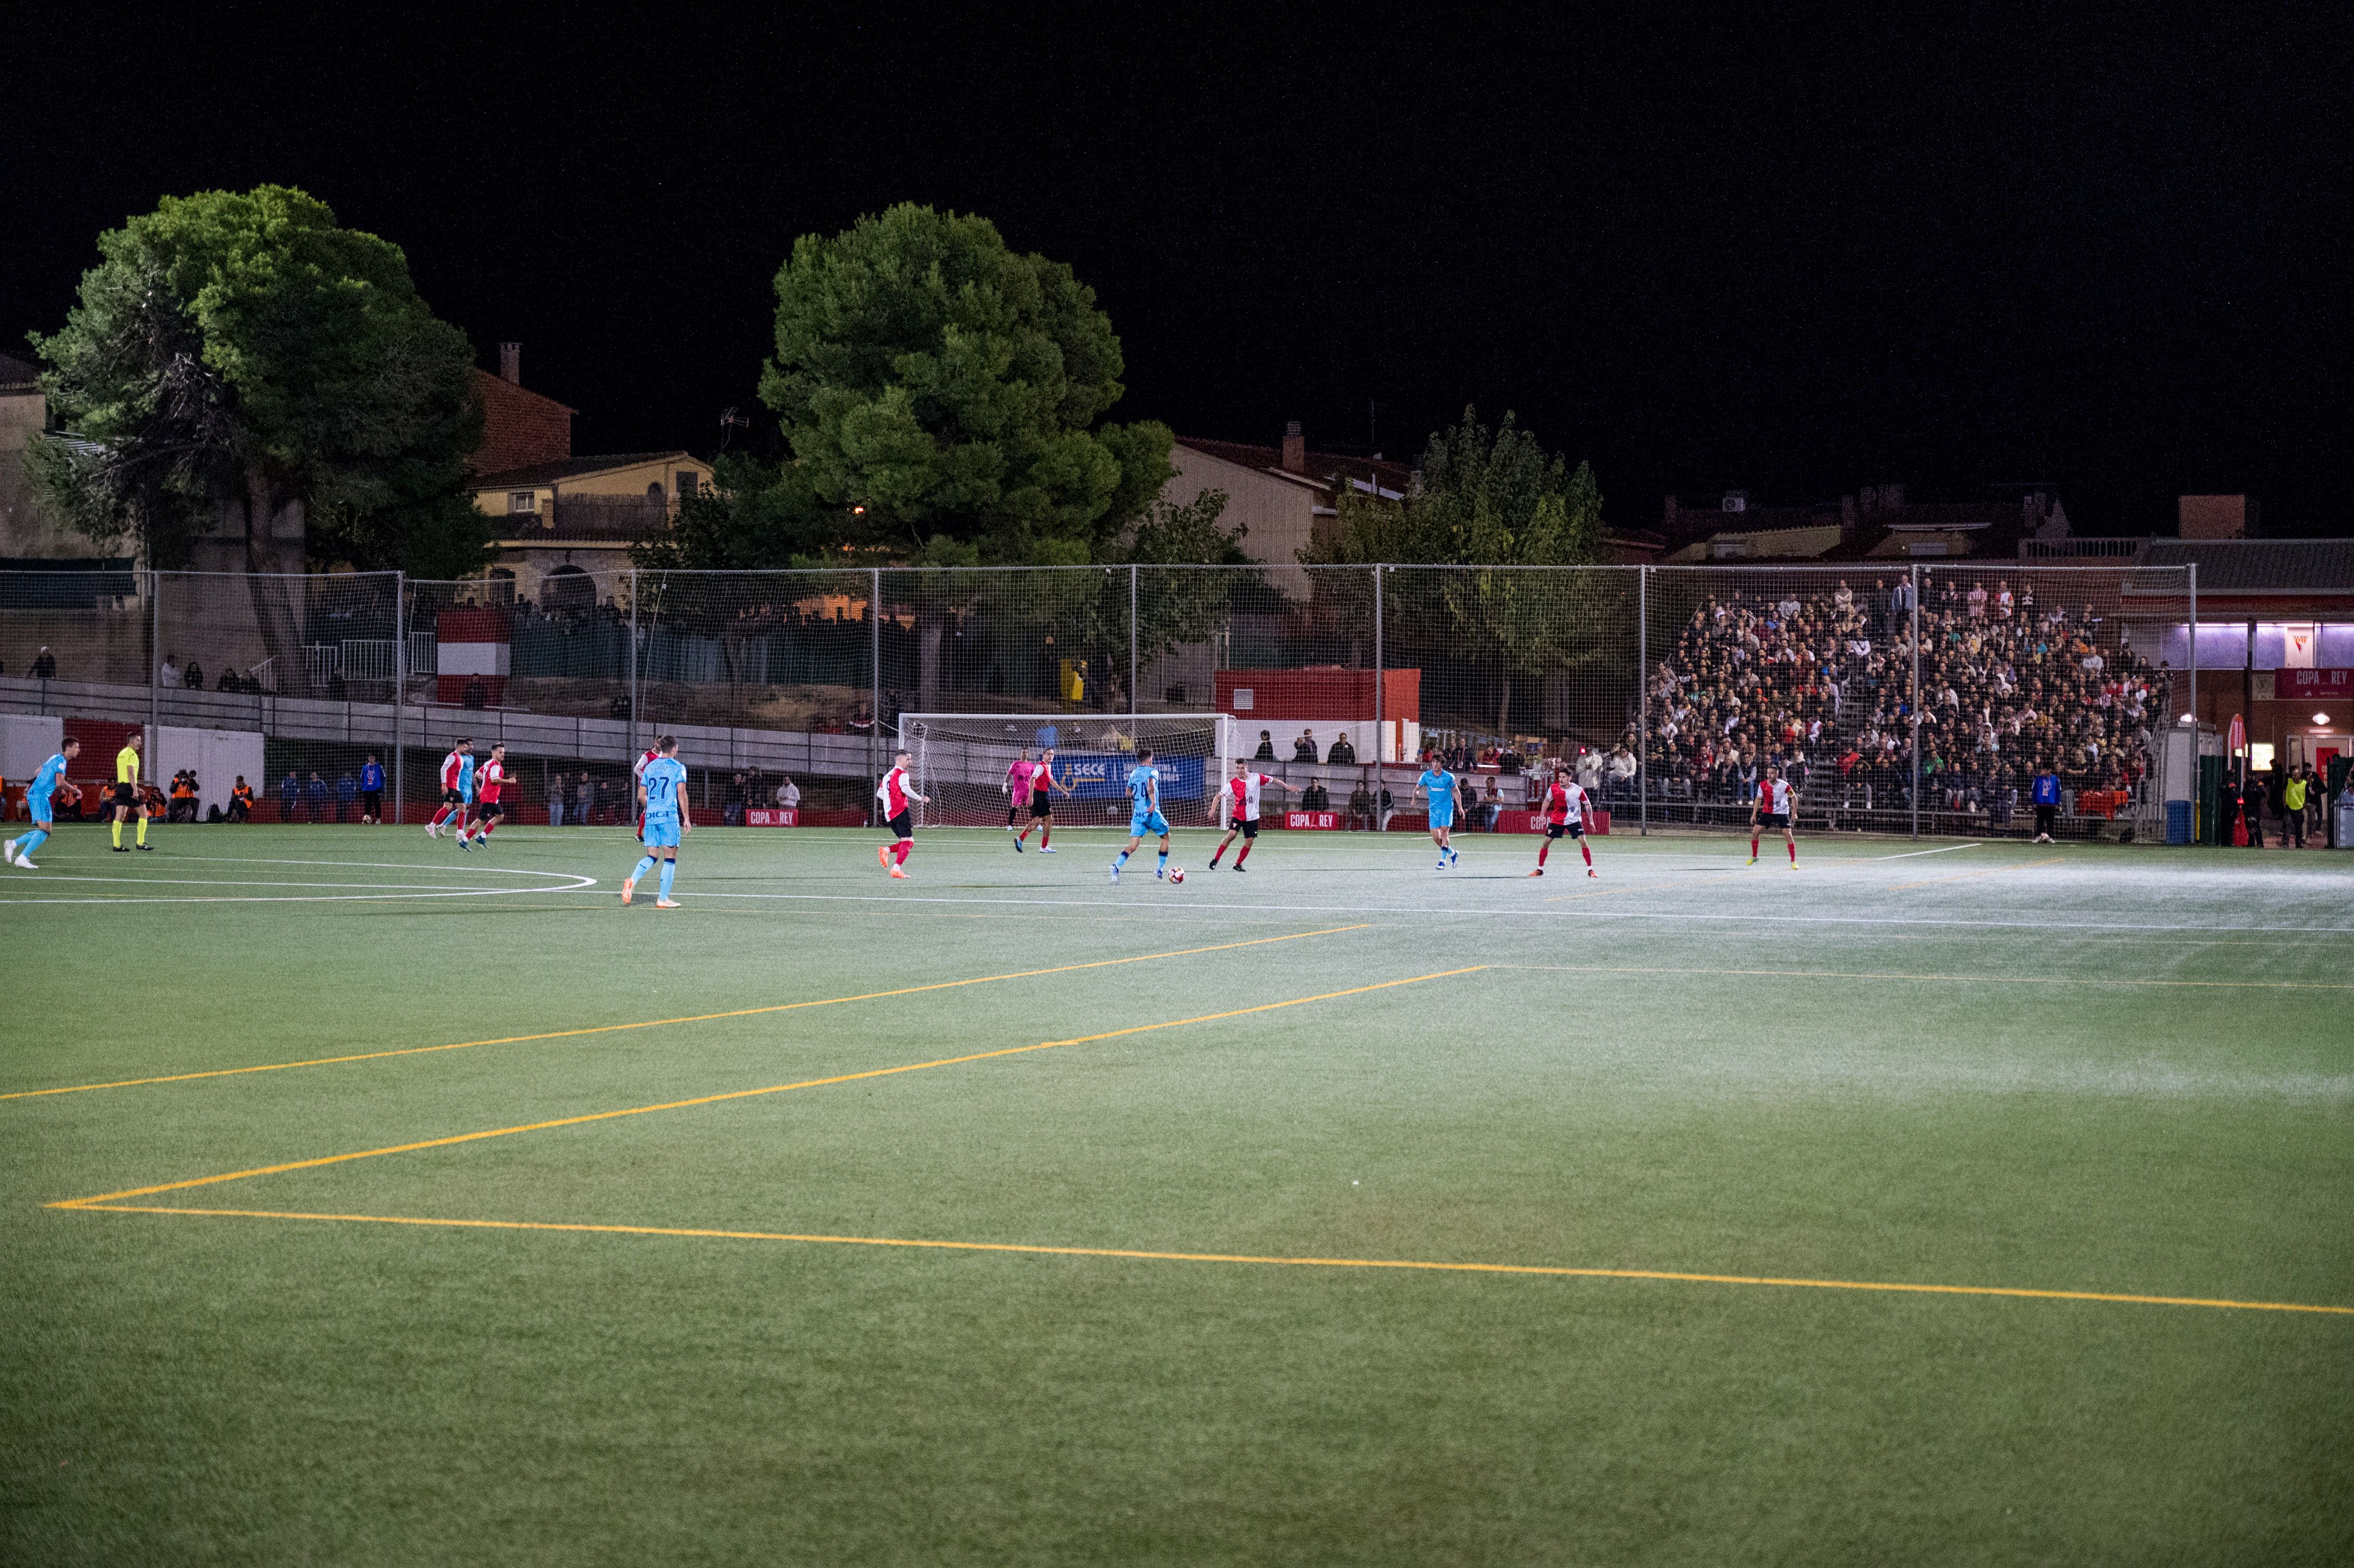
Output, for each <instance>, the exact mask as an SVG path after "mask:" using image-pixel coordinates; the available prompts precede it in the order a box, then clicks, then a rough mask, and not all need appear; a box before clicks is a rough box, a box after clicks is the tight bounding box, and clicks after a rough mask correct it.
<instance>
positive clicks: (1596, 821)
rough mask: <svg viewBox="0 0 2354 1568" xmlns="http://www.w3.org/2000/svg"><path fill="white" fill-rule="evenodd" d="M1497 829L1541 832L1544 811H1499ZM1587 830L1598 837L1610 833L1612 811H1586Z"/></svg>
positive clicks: (1511, 831) (1543, 827)
mask: <svg viewBox="0 0 2354 1568" xmlns="http://www.w3.org/2000/svg"><path fill="white" fill-rule="evenodd" d="M1496 831H1497V832H1500V833H1541V832H1544V831H1545V817H1544V813H1543V811H1501V812H1499V813H1498V814H1497V817H1496ZM1585 831H1586V832H1589V833H1593V834H1595V835H1596V836H1597V837H1599V836H1601V835H1604V834H1606V833H1608V832H1610V813H1609V812H1607V811H1588V812H1587V813H1585Z"/></svg>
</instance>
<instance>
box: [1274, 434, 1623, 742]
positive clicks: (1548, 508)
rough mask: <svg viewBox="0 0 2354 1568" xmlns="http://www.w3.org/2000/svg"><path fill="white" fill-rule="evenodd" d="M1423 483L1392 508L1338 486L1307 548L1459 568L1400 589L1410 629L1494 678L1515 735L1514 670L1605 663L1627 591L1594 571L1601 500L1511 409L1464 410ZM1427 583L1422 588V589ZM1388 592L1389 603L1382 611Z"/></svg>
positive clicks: (1312, 557)
mask: <svg viewBox="0 0 2354 1568" xmlns="http://www.w3.org/2000/svg"><path fill="white" fill-rule="evenodd" d="M1421 478H1422V482H1421V485H1420V488H1419V489H1417V490H1416V493H1413V494H1411V495H1409V496H1407V497H1406V498H1405V500H1403V501H1398V502H1391V501H1386V500H1383V499H1381V498H1379V497H1377V496H1373V495H1368V494H1366V493H1363V492H1362V491H1360V490H1358V489H1356V488H1354V487H1353V486H1352V485H1349V484H1347V483H1345V482H1344V483H1342V484H1341V485H1340V486H1339V487H1338V490H1337V494H1338V499H1337V501H1336V503H1335V506H1334V510H1335V512H1336V513H1337V514H1338V517H1337V519H1336V522H1335V525H1334V526H1333V528H1332V529H1331V531H1330V532H1329V533H1327V534H1325V535H1321V536H1320V539H1319V542H1318V543H1317V544H1315V545H1313V546H1310V548H1309V549H1307V550H1303V551H1301V552H1300V558H1301V559H1302V560H1303V561H1307V562H1310V563H1321V564H1373V563H1385V564H1393V565H1399V566H1408V565H1432V566H1447V567H1458V568H1459V569H1458V570H1456V571H1452V572H1448V573H1445V574H1442V575H1439V576H1438V577H1437V578H1436V580H1435V581H1434V582H1432V583H1431V584H1430V585H1429V588H1428V590H1427V591H1416V588H1407V589H1405V590H1404V591H1403V592H1402V593H1401V594H1400V596H1399V597H1400V599H1402V600H1403V602H1402V603H1401V604H1400V606H1399V608H1400V609H1403V610H1404V611H1405V614H1404V617H1403V620H1404V621H1405V624H1404V625H1402V626H1399V627H1398V630H1399V631H1400V632H1402V633H1404V634H1405V635H1406V636H1408V637H1412V636H1414V635H1416V632H1417V631H1420V632H1422V633H1424V634H1426V635H1428V634H1437V633H1441V632H1442V631H1443V634H1444V635H1446V636H1447V638H1448V639H1449V640H1450V641H1452V642H1453V643H1454V644H1455V645H1456V646H1458V648H1461V649H1462V651H1463V652H1466V653H1468V654H1469V657H1470V658H1472V659H1473V660H1474V661H1476V662H1479V664H1481V665H1483V666H1484V667H1486V668H1488V669H1490V670H1492V671H1494V672H1495V673H1496V689H1495V700H1496V710H1495V712H1496V730H1497V733H1498V734H1500V735H1502V734H1510V733H1511V698H1512V677H1513V676H1514V675H1515V674H1519V675H1539V674H1547V673H1561V672H1564V671H1566V670H1569V669H1573V668H1575V667H1578V666H1580V665H1582V664H1586V663H1590V662H1593V661H1595V660H1596V659H1597V658H1599V657H1600V656H1601V654H1602V652H1603V650H1604V648H1605V646H1606V641H1607V638H1608V635H1609V633H1610V632H1611V630H1613V629H1614V628H1615V627H1616V625H1617V620H1618V618H1619V617H1620V615H1621V614H1622V613H1623V609H1622V607H1620V606H1619V605H1618V603H1617V601H1618V600H1619V599H1623V598H1624V597H1625V596H1624V595H1623V594H1618V593H1616V592H1615V591H1613V590H1612V589H1611V588H1608V587H1606V586H1605V585H1603V584H1601V583H1599V582H1598V581H1597V580H1596V579H1595V578H1594V577H1592V576H1591V575H1590V574H1583V573H1579V574H1571V573H1555V572H1531V571H1526V570H1522V569H1518V568H1525V567H1575V566H1591V565H1594V564H1596V563H1597V562H1599V561H1600V560H1601V559H1602V557H1603V554H1604V535H1603V532H1602V494H1601V492H1600V490H1599V489H1598V488H1597V487H1596V483H1595V481H1594V471H1593V470H1592V469H1591V468H1590V467H1588V466H1587V465H1586V464H1585V463H1583V462H1581V463H1579V464H1578V465H1577V467H1576V468H1575V470H1572V469H1570V468H1568V466H1567V465H1566V463H1565V462H1564V461H1563V460H1562V459H1561V458H1560V457H1558V456H1553V455H1548V454H1547V453H1546V452H1545V450H1544V449H1543V447H1542V446H1541V445H1540V444H1539V443H1538V441H1537V440H1536V437H1535V436H1534V435H1532V433H1530V432H1529V431H1526V430H1522V429H1519V427H1518V425H1517V424H1516V422H1515V421H1514V419H1513V418H1512V416H1511V414H1509V413H1507V414H1506V415H1505V416H1504V421H1503V423H1502V425H1500V427H1498V428H1497V429H1493V430H1490V429H1489V428H1488V427H1486V426H1485V425H1482V424H1481V423H1479V411H1478V410H1477V409H1475V408H1465V409H1464V410H1463V418H1462V420H1461V422H1460V423H1459V424H1458V425H1456V426H1455V427H1454V428H1453V429H1447V430H1440V431H1438V432H1437V433H1436V434H1434V435H1433V436H1432V437H1431V438H1430V441H1429V444H1428V445H1427V446H1426V448H1425V449H1424V450H1423V456H1422V465H1421ZM1418 587H1419V585H1417V588H1418ZM1390 603H1391V600H1390V599H1388V598H1387V597H1385V598H1384V610H1385V611H1386V610H1387V609H1389V607H1390Z"/></svg>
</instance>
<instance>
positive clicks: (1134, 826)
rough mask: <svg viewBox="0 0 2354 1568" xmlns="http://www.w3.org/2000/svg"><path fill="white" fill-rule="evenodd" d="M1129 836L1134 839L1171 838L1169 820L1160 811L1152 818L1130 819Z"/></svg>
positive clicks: (1151, 816)
mask: <svg viewBox="0 0 2354 1568" xmlns="http://www.w3.org/2000/svg"><path fill="white" fill-rule="evenodd" d="M1128 836H1129V838H1132V839H1141V838H1161V839H1165V838H1167V837H1168V836H1169V819H1168V818H1166V817H1164V816H1162V815H1161V813H1160V812H1158V811H1155V812H1153V813H1151V814H1150V816H1138V817H1130V818H1129V820H1128Z"/></svg>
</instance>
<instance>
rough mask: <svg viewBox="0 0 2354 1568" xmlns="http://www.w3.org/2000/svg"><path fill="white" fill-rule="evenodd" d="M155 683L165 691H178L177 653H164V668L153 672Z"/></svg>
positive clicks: (178, 658)
mask: <svg viewBox="0 0 2354 1568" xmlns="http://www.w3.org/2000/svg"><path fill="white" fill-rule="evenodd" d="M155 683H156V684H157V685H159V686H161V687H163V688H164V690H165V691H174V690H176V689H178V687H179V684H180V656H179V655H178V654H177V653H166V654H164V667H163V668H162V669H160V670H158V671H156V672H155Z"/></svg>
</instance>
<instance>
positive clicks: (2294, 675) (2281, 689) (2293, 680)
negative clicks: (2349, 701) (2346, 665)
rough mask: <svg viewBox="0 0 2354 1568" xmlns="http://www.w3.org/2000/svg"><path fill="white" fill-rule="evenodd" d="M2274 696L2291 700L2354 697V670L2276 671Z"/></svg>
mask: <svg viewBox="0 0 2354 1568" xmlns="http://www.w3.org/2000/svg"><path fill="white" fill-rule="evenodd" d="M2273 694H2274V695H2275V696H2280V697H2287V698H2291V699H2298V698H2304V697H2354V670H2281V671H2276V672H2275V673H2274V675H2273Z"/></svg>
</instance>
